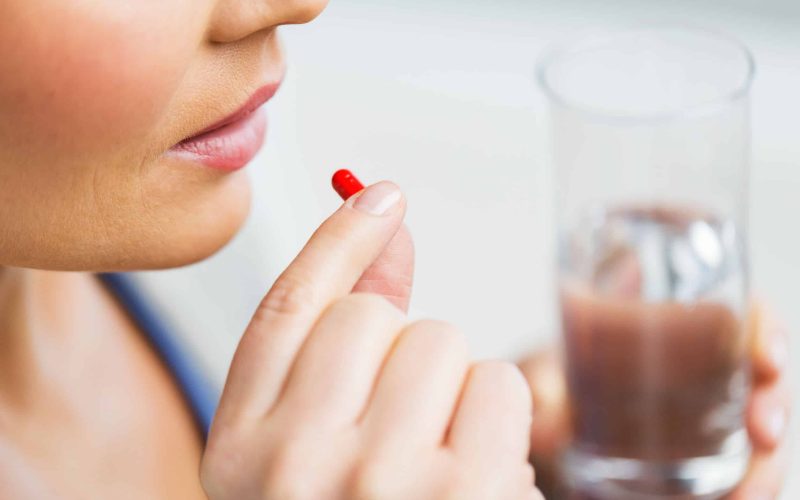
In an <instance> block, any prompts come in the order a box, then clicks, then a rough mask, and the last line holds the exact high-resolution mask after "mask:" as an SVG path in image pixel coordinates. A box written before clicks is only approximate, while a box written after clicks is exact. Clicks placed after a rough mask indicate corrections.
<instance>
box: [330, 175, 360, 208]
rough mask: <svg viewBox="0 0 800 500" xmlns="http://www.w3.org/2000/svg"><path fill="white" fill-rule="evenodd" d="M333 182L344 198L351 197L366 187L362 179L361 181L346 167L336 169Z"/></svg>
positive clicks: (334, 187)
mask: <svg viewBox="0 0 800 500" xmlns="http://www.w3.org/2000/svg"><path fill="white" fill-rule="evenodd" d="M331 184H333V189H335V190H336V192H337V193H339V196H341V197H342V199H343V200H346V199H347V198H350V197H351V196H353V195H354V194H356V193H357V192H359V191H361V190H362V189H364V185H363V184H361V181H359V180H358V179H357V178H356V176H355V175H353V173H352V172H350V171H349V170H346V169H341V170H338V171H336V173H335V174H333V179H331Z"/></svg>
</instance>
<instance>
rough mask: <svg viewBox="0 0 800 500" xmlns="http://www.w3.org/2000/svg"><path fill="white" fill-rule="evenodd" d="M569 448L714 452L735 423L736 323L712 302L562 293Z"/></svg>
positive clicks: (741, 356) (669, 456)
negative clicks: (572, 444)
mask: <svg viewBox="0 0 800 500" xmlns="http://www.w3.org/2000/svg"><path fill="white" fill-rule="evenodd" d="M562 320H563V325H564V338H565V346H566V356H567V379H568V383H569V388H570V397H571V406H572V407H571V410H572V419H573V428H574V437H575V445H576V446H577V447H578V448H579V449H581V450H582V451H585V452H588V453H593V454H597V455H602V456H610V457H625V458H636V459H644V460H675V459H682V458H692V457H701V456H709V455H714V454H717V453H719V452H720V449H721V448H722V445H723V443H724V442H725V440H726V439H727V438H728V437H730V436H731V434H732V433H734V432H736V431H738V430H740V429H741V428H742V425H743V417H742V413H743V406H744V403H745V394H746V390H747V380H748V377H747V366H746V356H745V354H746V346H745V336H744V335H743V333H742V331H741V329H742V324H741V321H740V320H739V319H738V318H737V317H736V316H735V315H734V314H733V313H732V312H731V310H730V309H728V308H727V307H726V306H724V305H721V304H715V303H710V302H709V303H703V302H700V303H696V304H692V305H683V304H679V303H645V302H643V301H641V300H639V299H636V298H605V297H598V296H594V295H591V294H589V293H588V292H585V293H584V292H576V291H574V290H566V291H565V292H564V293H563V295H562Z"/></svg>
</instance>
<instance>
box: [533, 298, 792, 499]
mask: <svg viewBox="0 0 800 500" xmlns="http://www.w3.org/2000/svg"><path fill="white" fill-rule="evenodd" d="M751 325H752V328H753V332H752V335H753V344H752V345H753V348H752V350H751V361H752V365H753V392H752V395H751V398H750V403H749V405H748V408H747V417H746V418H747V429H748V432H749V434H750V440H751V442H752V445H753V457H752V460H751V463H750V469H749V471H748V472H747V475H746V477H745V479H744V480H743V481H742V483H741V484H740V485H739V486H738V487H737V488H736V490H735V491H733V492H732V493H731V494H730V495H729V496H728V497H727V500H756V499H758V500H761V499H764V500H767V499H774V498H777V496H778V495H779V494H780V491H781V488H782V486H783V482H784V478H785V476H786V472H787V467H788V462H789V443H788V440H787V439H786V430H787V427H788V422H789V412H790V408H791V400H792V397H791V393H790V391H789V388H788V380H787V377H786V369H787V365H788V362H789V356H788V348H787V344H788V338H787V337H788V336H787V333H786V331H785V329H783V328H782V327H781V326H779V325H778V324H777V323H776V322H775V321H774V320H773V319H772V318H771V317H770V316H769V315H767V314H765V311H764V308H763V307H756V308H754V311H753V321H752V323H751ZM520 368H521V369H522V371H523V373H524V374H525V377H526V378H527V379H528V382H529V384H530V386H531V390H532V392H533V402H534V409H535V410H534V411H535V412H536V418H535V419H534V424H533V430H532V433H531V460H532V462H533V464H534V467H535V469H536V482H537V485H538V486H539V487H540V489H541V490H542V492H543V493H544V494H545V496H546V497H547V498H552V499H559V498H564V497H565V495H566V493H565V491H564V490H563V485H561V484H560V482H559V471H558V457H559V455H560V454H561V451H562V450H563V449H564V447H565V446H566V444H567V443H568V441H569V422H568V415H567V397H566V396H567V390H566V385H565V382H564V378H563V370H562V366H561V361H560V356H559V354H558V353H557V351H556V349H554V348H552V347H550V348H547V349H543V350H541V351H539V352H536V353H534V354H533V355H532V356H531V357H529V358H527V359H525V360H524V361H523V362H522V363H521V364H520Z"/></svg>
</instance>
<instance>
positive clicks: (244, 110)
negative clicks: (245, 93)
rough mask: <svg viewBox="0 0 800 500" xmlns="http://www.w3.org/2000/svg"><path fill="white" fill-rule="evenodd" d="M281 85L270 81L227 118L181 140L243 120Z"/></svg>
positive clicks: (267, 99) (268, 98) (270, 97)
mask: <svg viewBox="0 0 800 500" xmlns="http://www.w3.org/2000/svg"><path fill="white" fill-rule="evenodd" d="M280 86H281V82H280V81H278V82H275V83H268V84H266V85H264V86H262V87H260V88H258V89H257V90H256V91H255V92H253V94H252V95H251V96H250V97H249V98H248V99H247V101H245V103H244V104H242V105H241V106H240V107H239V109H237V110H236V111H234V112H233V113H231V114H229V115H228V116H226V117H225V118H223V119H221V120H219V121H216V122H214V123H212V124H211V125H209V126H208V127H206V128H204V129H202V130H200V131H199V132H196V133H194V134H192V135H191V136H189V137H187V138H186V139H184V140H183V141H181V142H185V141H188V140H190V139H193V138H195V137H197V136H200V135H203V134H207V133H209V132H211V131H214V130H217V129H220V128H222V127H224V126H226V125H230V124H231V123H235V122H237V121H239V120H241V119H242V118H244V117H246V116H247V115H249V114H250V113H252V112H254V111H255V110H257V109H258V108H260V107H261V106H262V105H263V104H264V103H265V102H267V101H269V100H270V99H272V96H274V95H275V93H276V92H277V91H278V88H280Z"/></svg>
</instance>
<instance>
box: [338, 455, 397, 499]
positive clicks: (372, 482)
mask: <svg viewBox="0 0 800 500" xmlns="http://www.w3.org/2000/svg"><path fill="white" fill-rule="evenodd" d="M395 477H396V471H394V470H393V469H392V468H391V467H389V466H388V465H387V464H384V463H383V462H380V461H374V460H373V461H366V462H364V463H362V464H361V465H359V466H358V467H357V468H356V469H355V471H354V472H353V476H352V483H351V485H350V495H349V497H348V498H351V499H352V500H385V499H389V498H393V494H392V492H391V491H390V490H389V485H391V484H393V479H394V478H395Z"/></svg>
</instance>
